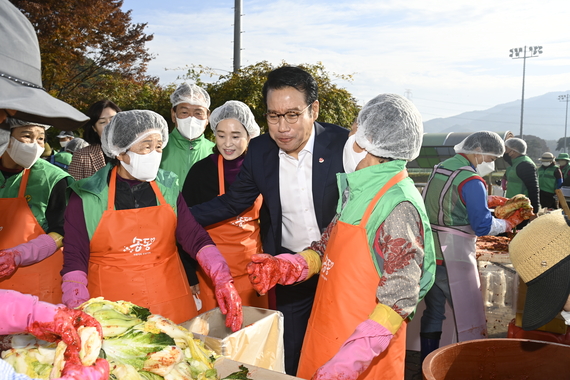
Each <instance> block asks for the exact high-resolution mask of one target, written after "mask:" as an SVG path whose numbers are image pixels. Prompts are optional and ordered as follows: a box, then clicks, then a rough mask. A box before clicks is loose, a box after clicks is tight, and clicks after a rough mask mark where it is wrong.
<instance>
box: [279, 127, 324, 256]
mask: <svg viewBox="0 0 570 380" xmlns="http://www.w3.org/2000/svg"><path fill="white" fill-rule="evenodd" d="M314 145H315V129H314V128H313V129H312V130H311V136H310V137H309V140H308V141H307V144H305V147H304V148H303V149H302V150H301V151H300V152H299V154H298V159H297V158H295V157H292V156H290V155H288V154H287V153H285V152H284V151H283V150H281V149H279V195H280V197H281V211H282V214H283V218H282V221H283V222H282V224H281V234H282V238H281V245H282V246H283V247H285V248H287V249H290V250H291V251H293V252H300V251H302V250H303V249H304V248H306V247H308V246H309V245H310V244H311V243H312V242H313V241H315V240H319V239H320V237H321V231H320V230H319V225H318V224H317V216H316V214H315V207H314V204H313V147H314Z"/></svg>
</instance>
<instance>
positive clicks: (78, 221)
mask: <svg viewBox="0 0 570 380" xmlns="http://www.w3.org/2000/svg"><path fill="white" fill-rule="evenodd" d="M117 180H118V181H122V182H126V183H128V184H129V185H130V186H131V187H132V186H134V185H137V184H140V181H138V180H126V179H123V178H121V177H120V176H117ZM176 205H177V207H178V223H177V225H176V240H177V241H178V243H180V245H181V246H182V248H183V249H184V250H185V251H186V252H188V253H189V254H190V256H191V257H192V258H194V259H196V254H197V253H198V252H199V251H200V249H202V248H203V247H205V246H207V245H215V244H214V242H213V241H212V239H211V238H210V235H208V233H207V232H206V230H205V229H204V228H203V227H202V226H201V225H200V224H199V223H198V222H196V220H195V219H194V217H193V216H192V214H191V213H190V209H189V208H188V206H187V205H186V202H185V201H184V198H183V197H182V195H179V196H178V200H177V202H176ZM64 230H65V233H66V236H65V238H64V263H63V269H62V270H61V275H62V276H63V275H64V274H66V273H68V272H71V271H75V270H80V271H83V272H85V273H87V269H88V267H89V256H90V253H91V252H90V241H89V234H88V233H87V225H86V224H85V216H84V213H83V201H82V200H81V198H80V197H79V195H77V194H75V193H73V192H72V193H71V196H70V198H69V203H68V204H67V209H66V211H65V222H64Z"/></svg>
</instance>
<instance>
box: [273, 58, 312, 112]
mask: <svg viewBox="0 0 570 380" xmlns="http://www.w3.org/2000/svg"><path fill="white" fill-rule="evenodd" d="M285 87H293V88H295V89H296V90H297V91H300V92H302V93H303V94H304V95H305V102H306V103H307V105H309V104H313V102H314V101H315V100H317V99H318V97H319V87H318V85H317V81H316V80H315V78H313V76H312V75H311V74H309V73H308V72H306V71H305V70H303V69H301V68H300V67H295V66H283V67H280V68H278V69H275V70H273V71H272V72H270V73H269V74H268V75H267V80H266V81H265V84H264V85H263V101H264V102H265V106H266V107H267V93H268V92H269V90H280V89H283V88H285Z"/></svg>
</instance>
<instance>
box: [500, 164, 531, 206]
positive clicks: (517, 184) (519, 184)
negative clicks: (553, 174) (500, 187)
mask: <svg viewBox="0 0 570 380" xmlns="http://www.w3.org/2000/svg"><path fill="white" fill-rule="evenodd" d="M523 161H526V162H530V163H531V164H532V166H535V165H534V162H532V160H531V159H530V158H528V157H527V156H518V157H517V158H514V159H513V164H512V165H511V169H510V170H507V172H506V176H507V193H506V194H505V197H507V198H512V197H514V196H515V195H517V194H524V195H526V196H527V197H528V189H527V188H526V186H525V184H524V183H523V181H521V179H520V178H519V176H518V175H517V166H519V164H520V163H521V162H523ZM535 168H536V166H535Z"/></svg>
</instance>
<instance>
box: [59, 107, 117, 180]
mask: <svg viewBox="0 0 570 380" xmlns="http://www.w3.org/2000/svg"><path fill="white" fill-rule="evenodd" d="M117 112H121V109H120V108H119V106H117V105H116V104H115V103H113V102H112V101H110V100H107V99H105V100H99V101H98V102H96V103H93V104H92V105H91V107H89V111H87V116H89V122H88V123H87V124H86V125H85V130H84V132H83V139H84V140H85V141H87V142H88V143H89V144H90V145H89V146H87V147H85V148H83V149H79V150H78V151H76V152H75V153H73V158H72V160H71V164H70V165H69V169H68V172H69V174H71V176H72V177H73V178H75V180H76V181H79V180H80V179H83V178H87V177H91V176H92V175H93V174H95V173H96V172H97V171H98V170H99V169H101V168H102V167H104V166H105V165H106V164H107V161H108V158H107V157H106V156H105V155H104V154H103V149H101V133H103V128H105V127H106V126H107V125H108V124H109V123H110V122H111V120H112V119H113V116H115V115H116V114H117Z"/></svg>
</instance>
